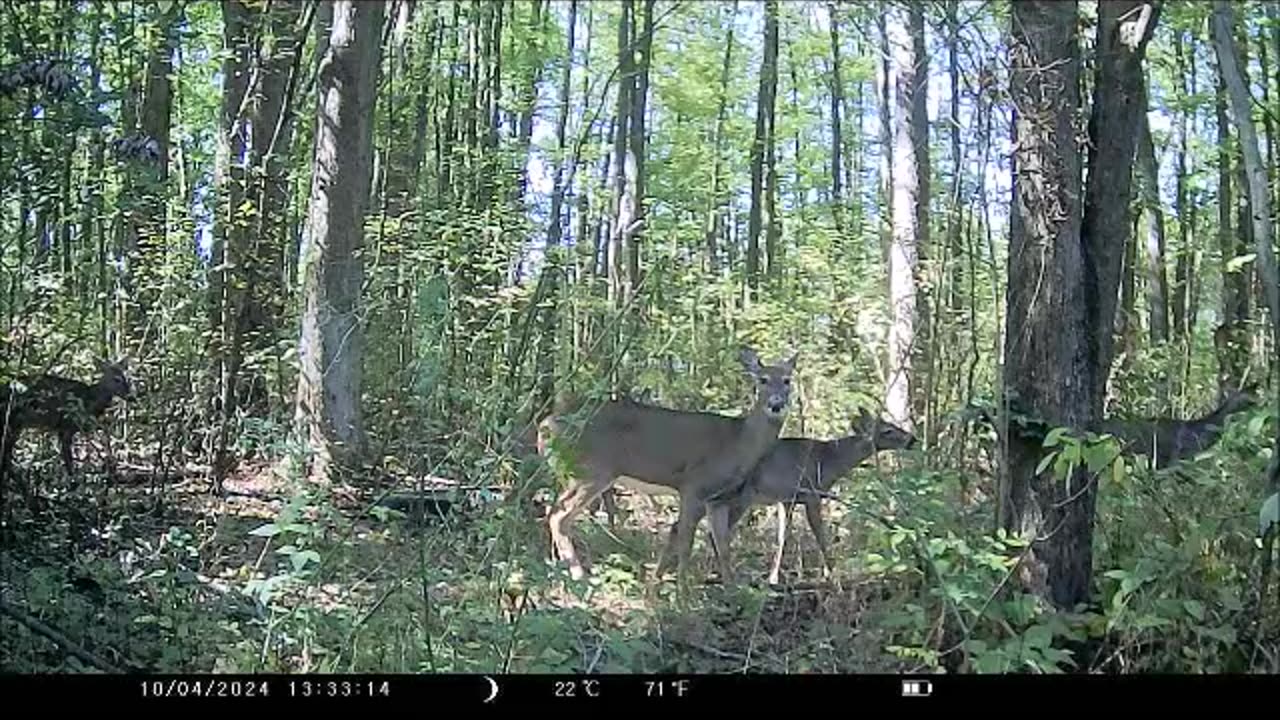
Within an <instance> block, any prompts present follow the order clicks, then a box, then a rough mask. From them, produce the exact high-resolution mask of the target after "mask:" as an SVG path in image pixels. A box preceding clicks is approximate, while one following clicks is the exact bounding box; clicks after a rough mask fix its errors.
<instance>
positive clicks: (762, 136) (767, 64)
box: [747, 0, 778, 299]
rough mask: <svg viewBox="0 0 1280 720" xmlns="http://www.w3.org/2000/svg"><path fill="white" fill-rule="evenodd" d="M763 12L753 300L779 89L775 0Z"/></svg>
mask: <svg viewBox="0 0 1280 720" xmlns="http://www.w3.org/2000/svg"><path fill="white" fill-rule="evenodd" d="M764 12H765V19H764V57H763V58H762V60H761V62H760V85H759V89H758V90H757V92H756V126H755V135H754V137H753V139H752V141H751V211H750V215H748V219H747V287H748V289H749V290H748V292H749V294H750V296H751V297H752V298H753V299H754V298H755V294H756V291H757V290H758V289H759V285H760V234H761V232H762V231H764V229H765V222H766V221H765V217H764V216H765V203H766V199H765V156H766V155H767V154H768V146H769V145H770V144H772V142H773V133H772V127H771V123H770V120H771V118H772V116H773V108H774V100H775V98H776V96H777V90H778V3H777V0H766V2H765V11H764ZM769 222H772V218H769ZM766 242H767V239H766Z"/></svg>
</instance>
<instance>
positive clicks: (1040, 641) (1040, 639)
mask: <svg viewBox="0 0 1280 720" xmlns="http://www.w3.org/2000/svg"><path fill="white" fill-rule="evenodd" d="M1022 638H1023V640H1025V641H1026V643H1027V645H1028V646H1029V647H1033V648H1047V647H1049V645H1050V644H1051V643H1053V630H1052V629H1050V628H1049V627H1048V626H1045V625H1033V626H1032V627H1029V628H1027V631H1026V632H1025V633H1023V636H1022Z"/></svg>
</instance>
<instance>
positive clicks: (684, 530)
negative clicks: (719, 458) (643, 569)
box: [658, 492, 707, 575]
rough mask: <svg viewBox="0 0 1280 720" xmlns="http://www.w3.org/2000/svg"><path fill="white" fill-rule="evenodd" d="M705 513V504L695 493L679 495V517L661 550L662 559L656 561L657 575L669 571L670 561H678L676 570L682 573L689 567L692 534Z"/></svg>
mask: <svg viewBox="0 0 1280 720" xmlns="http://www.w3.org/2000/svg"><path fill="white" fill-rule="evenodd" d="M706 512H707V505H706V502H705V501H703V500H702V499H700V498H698V497H697V496H696V493H692V492H691V493H687V494H686V493H681V494H680V516H679V517H678V518H677V519H676V524H675V526H674V527H673V528H672V529H671V533H670V535H669V536H668V538H667V546H666V548H664V549H663V553H662V558H661V559H660V560H659V561H658V574H659V575H661V574H662V573H664V572H666V571H667V570H669V569H671V559H672V557H673V556H675V557H676V558H677V559H678V565H677V570H678V571H683V570H684V569H685V568H687V567H688V566H689V556H690V555H692V554H693V534H694V530H695V529H697V527H698V521H700V520H702V516H703V515H705V514H706Z"/></svg>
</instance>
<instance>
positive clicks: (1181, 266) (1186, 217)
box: [1157, 30, 1195, 341]
mask: <svg viewBox="0 0 1280 720" xmlns="http://www.w3.org/2000/svg"><path fill="white" fill-rule="evenodd" d="M1173 56H1174V63H1175V64H1174V72H1175V73H1176V74H1177V76H1178V82H1179V84H1180V85H1181V88H1180V89H1181V90H1182V92H1183V93H1184V94H1185V95H1187V96H1191V95H1194V94H1195V88H1194V83H1195V78H1194V77H1191V78H1188V73H1187V65H1186V59H1185V56H1184V53H1183V48H1182V31H1181V30H1175V31H1174V36H1173ZM1188 79H1189V80H1190V82H1191V83H1193V85H1192V86H1191V87H1190V88H1188V87H1187V84H1186V83H1187V82H1188ZM1188 114H1189V113H1188V111H1186V110H1184V111H1182V112H1179V113H1178V149H1177V156H1176V159H1175V160H1174V163H1175V173H1176V177H1175V178H1174V198H1175V199H1174V203H1175V205H1176V206H1177V209H1178V212H1177V216H1176V217H1177V220H1178V248H1177V250H1176V251H1175V252H1174V275H1173V298H1172V303H1171V304H1170V309H1171V310H1172V312H1173V332H1174V334H1175V335H1177V336H1178V337H1179V338H1181V339H1182V340H1184V341H1185V340H1186V339H1187V338H1189V337H1190V336H1191V335H1190V332H1188V327H1189V326H1190V323H1189V322H1188V317H1187V308H1188V305H1189V303H1188V300H1189V298H1188V293H1189V290H1190V287H1191V282H1190V281H1191V258H1192V253H1193V250H1192V248H1191V238H1192V237H1193V235H1192V230H1193V223H1194V218H1195V216H1194V215H1193V214H1192V213H1193V212H1194V210H1193V209H1192V208H1191V207H1188V205H1187V146H1188V140H1189V137H1188V133H1187V115H1188ZM1157 187H1158V186H1157Z"/></svg>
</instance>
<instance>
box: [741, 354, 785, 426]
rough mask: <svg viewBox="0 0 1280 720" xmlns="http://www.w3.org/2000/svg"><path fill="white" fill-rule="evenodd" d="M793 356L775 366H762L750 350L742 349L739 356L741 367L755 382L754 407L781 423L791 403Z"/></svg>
mask: <svg viewBox="0 0 1280 720" xmlns="http://www.w3.org/2000/svg"><path fill="white" fill-rule="evenodd" d="M798 357H799V354H798V353H797V354H794V355H792V356H791V357H790V358H788V359H786V360H784V361H783V362H781V363H779V364H777V365H764V364H762V363H761V362H760V356H759V355H757V354H756V351H755V350H752V349H751V348H743V349H742V352H741V353H740V355H739V359H740V360H741V361H742V367H743V368H744V369H745V370H746V371H747V374H748V375H750V376H751V378H752V380H754V381H755V388H756V403H755V404H756V407H758V408H762V409H763V410H764V414H765V416H766V417H768V418H770V419H772V420H776V421H779V422H780V421H781V420H782V419H783V418H784V417H786V414H787V406H788V405H790V403H791V376H792V374H794V373H795V371H796V360H797V359H798Z"/></svg>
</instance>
